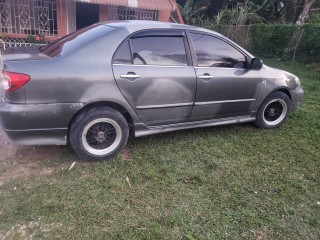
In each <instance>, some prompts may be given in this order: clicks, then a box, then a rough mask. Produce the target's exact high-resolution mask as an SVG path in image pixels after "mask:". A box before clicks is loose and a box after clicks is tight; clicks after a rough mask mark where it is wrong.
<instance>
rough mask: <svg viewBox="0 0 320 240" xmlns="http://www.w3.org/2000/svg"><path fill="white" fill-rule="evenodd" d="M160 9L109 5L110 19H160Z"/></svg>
mask: <svg viewBox="0 0 320 240" xmlns="http://www.w3.org/2000/svg"><path fill="white" fill-rule="evenodd" d="M158 15H159V14H158V11H156V10H145V9H140V8H130V7H120V6H108V20H109V21H116V20H150V21H157V20H158Z"/></svg>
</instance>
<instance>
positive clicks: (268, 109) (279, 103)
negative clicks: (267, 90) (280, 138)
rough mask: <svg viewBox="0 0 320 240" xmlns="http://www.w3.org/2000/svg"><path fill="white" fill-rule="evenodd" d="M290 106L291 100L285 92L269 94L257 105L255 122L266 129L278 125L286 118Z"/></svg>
mask: <svg viewBox="0 0 320 240" xmlns="http://www.w3.org/2000/svg"><path fill="white" fill-rule="evenodd" d="M290 106H291V100H290V98H289V97H288V95H287V94H285V93H283V92H274V93H272V94H270V95H269V96H268V97H267V98H266V99H265V100H264V101H263V102H262V104H261V106H260V107H259V109H258V112H257V119H256V122H255V124H256V125H257V126H258V127H260V128H266V129H272V128H277V127H279V126H280V125H281V124H282V123H283V122H284V121H285V120H286V119H287V118H288V115H289V112H290Z"/></svg>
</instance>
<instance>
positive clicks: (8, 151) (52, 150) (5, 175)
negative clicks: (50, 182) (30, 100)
mask: <svg viewBox="0 0 320 240" xmlns="http://www.w3.org/2000/svg"><path fill="white" fill-rule="evenodd" d="M3 98H4V90H3V88H1V86H0V104H1V103H2V102H3ZM68 151H70V150H69V149H68V148H67V147H65V146H41V147H39V146H37V147H33V146H17V145H14V144H13V143H12V142H11V141H10V140H9V139H8V138H7V136H6V134H5V132H4V131H3V129H2V127H1V126H0V186H1V185H3V184H4V183H5V182H8V181H10V180H12V179H15V178H21V177H27V176H30V175H34V174H35V175H37V174H38V175H39V174H49V173H51V172H52V171H53V168H48V167H45V166H44V164H41V163H43V162H45V161H46V160H52V161H57V160H58V159H59V158H61V156H63V155H64V154H66V153H68Z"/></svg>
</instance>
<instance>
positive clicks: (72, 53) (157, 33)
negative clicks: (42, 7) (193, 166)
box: [0, 21, 303, 160]
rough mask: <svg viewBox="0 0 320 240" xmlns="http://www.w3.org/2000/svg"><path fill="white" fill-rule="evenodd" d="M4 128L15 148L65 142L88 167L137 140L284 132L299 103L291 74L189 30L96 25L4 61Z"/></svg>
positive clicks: (146, 24) (15, 51)
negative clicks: (187, 132)
mask: <svg viewBox="0 0 320 240" xmlns="http://www.w3.org/2000/svg"><path fill="white" fill-rule="evenodd" d="M3 63H4V66H3V72H2V80H1V81H2V83H1V84H2V86H3V87H4V89H5V100H4V102H3V103H2V104H1V105H0V121H1V124H2V126H3V128H4V129H5V132H6V133H7V135H8V136H9V138H11V139H12V140H13V141H14V142H16V143H18V144H24V145H56V144H58V145H59V144H67V143H70V145H71V146H72V148H73V149H74V151H75V152H76V153H77V154H78V155H79V156H80V157H82V158H84V159H88V160H104V159H110V158H112V157H114V156H115V155H116V154H117V153H119V151H120V150H121V149H122V148H123V147H124V146H125V145H126V143H127V140H128V137H129V133H132V135H133V136H135V137H140V136H145V135H150V134H156V133H164V132H169V131H175V130H180V129H188V128H196V127H209V126H217V125H225V124H235V123H245V122H254V123H255V124H256V125H257V126H258V127H260V128H267V129H272V128H276V127H278V126H280V125H281V124H282V123H283V122H284V121H285V120H286V119H287V117H288V115H289V114H290V113H292V112H293V111H295V110H296V109H297V107H298V105H299V102H300V101H301V100H302V98H303V90H302V88H301V84H300V80H299V78H298V77H296V76H295V75H293V74H291V73H288V72H285V71H282V70H278V69H275V68H271V67H268V66H266V65H264V64H263V62H262V61H261V60H259V59H257V58H255V57H254V56H253V55H252V54H250V53H249V52H247V51H246V50H245V49H243V48H241V47H240V46H239V45H237V44H236V43H234V42H232V41H231V40H229V39H227V38H226V37H224V36H222V35H220V34H219V33H216V32H213V31H209V30H206V29H202V28H197V27H193V26H187V25H180V24H170V23H160V22H150V21H124V22H107V23H99V24H95V25H92V26H90V27H87V28H85V29H82V30H79V31H77V32H74V33H72V34H70V35H67V36H65V37H63V38H61V39H59V40H58V41H56V42H53V43H50V44H49V45H47V46H44V47H40V48H39V47H26V48H12V49H8V50H7V51H6V52H4V54H3Z"/></svg>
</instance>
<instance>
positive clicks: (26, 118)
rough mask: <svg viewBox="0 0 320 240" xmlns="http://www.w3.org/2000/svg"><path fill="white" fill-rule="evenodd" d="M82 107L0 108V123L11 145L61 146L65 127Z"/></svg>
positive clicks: (9, 105) (74, 104) (7, 105)
mask: <svg viewBox="0 0 320 240" xmlns="http://www.w3.org/2000/svg"><path fill="white" fill-rule="evenodd" d="M82 106H83V104H79V103H59V104H58V103H57V104H12V103H7V102H5V103H2V104H1V105H0V123H1V125H2V127H3V129H4V131H5V132H6V134H7V135H8V137H9V138H10V139H11V140H12V141H13V142H15V143H18V144H23V145H52V144H58V145H65V144H66V143H67V137H66V136H67V132H68V126H69V123H70V121H71V119H72V117H73V116H74V115H75V113H76V112H77V111H78V110H79V109H81V108H82Z"/></svg>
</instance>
